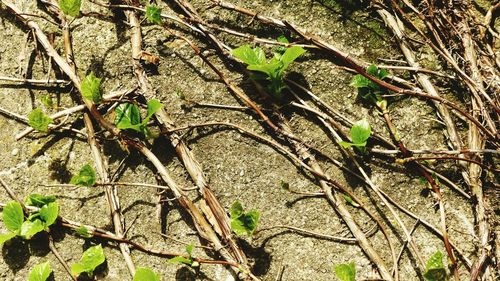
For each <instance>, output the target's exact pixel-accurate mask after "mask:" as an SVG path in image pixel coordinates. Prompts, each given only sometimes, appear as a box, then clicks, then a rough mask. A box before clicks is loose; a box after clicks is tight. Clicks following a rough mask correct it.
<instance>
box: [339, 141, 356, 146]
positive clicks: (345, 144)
mask: <svg viewBox="0 0 500 281" xmlns="http://www.w3.org/2000/svg"><path fill="white" fill-rule="evenodd" d="M337 143H338V144H340V146H342V147H343V148H349V147H351V146H353V145H354V143H352V142H347V141H339V142H337Z"/></svg>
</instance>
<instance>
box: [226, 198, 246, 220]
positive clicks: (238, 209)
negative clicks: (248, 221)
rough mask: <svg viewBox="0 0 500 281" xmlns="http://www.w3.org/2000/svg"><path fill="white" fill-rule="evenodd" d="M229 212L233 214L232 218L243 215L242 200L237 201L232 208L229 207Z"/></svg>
mask: <svg viewBox="0 0 500 281" xmlns="http://www.w3.org/2000/svg"><path fill="white" fill-rule="evenodd" d="M229 214H231V218H232V219H233V218H234V219H236V218H239V217H240V216H241V215H243V205H241V203H240V201H235V202H234V203H233V205H231V208H230V209H229Z"/></svg>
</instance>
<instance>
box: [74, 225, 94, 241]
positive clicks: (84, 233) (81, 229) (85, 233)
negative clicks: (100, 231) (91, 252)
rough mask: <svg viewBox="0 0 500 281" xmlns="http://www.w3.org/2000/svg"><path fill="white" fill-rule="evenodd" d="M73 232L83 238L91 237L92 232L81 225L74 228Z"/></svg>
mask: <svg viewBox="0 0 500 281" xmlns="http://www.w3.org/2000/svg"><path fill="white" fill-rule="evenodd" d="M75 232H76V233H77V234H78V235H80V236H81V237H83V238H91V237H92V236H93V235H92V232H91V231H90V230H89V229H88V228H86V227H85V226H83V225H82V226H80V227H78V228H77V229H75Z"/></svg>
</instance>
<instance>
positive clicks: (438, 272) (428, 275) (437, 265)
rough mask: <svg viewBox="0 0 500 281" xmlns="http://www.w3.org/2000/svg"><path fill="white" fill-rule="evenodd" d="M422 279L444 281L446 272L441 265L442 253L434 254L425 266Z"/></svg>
mask: <svg viewBox="0 0 500 281" xmlns="http://www.w3.org/2000/svg"><path fill="white" fill-rule="evenodd" d="M424 278H425V279H426V280H428V281H444V280H446V270H445V269H444V265H443V253H441V251H437V252H435V253H434V254H433V255H432V256H431V257H430V258H429V259H428V260H427V264H426V265H425V273H424Z"/></svg>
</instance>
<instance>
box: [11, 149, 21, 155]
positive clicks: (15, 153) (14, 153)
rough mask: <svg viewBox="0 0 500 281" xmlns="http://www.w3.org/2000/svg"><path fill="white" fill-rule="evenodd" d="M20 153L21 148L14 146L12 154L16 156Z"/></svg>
mask: <svg viewBox="0 0 500 281" xmlns="http://www.w3.org/2000/svg"><path fill="white" fill-rule="evenodd" d="M18 153H19V149H18V148H14V149H12V152H11V153H10V154H12V156H16V155H17V154H18Z"/></svg>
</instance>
